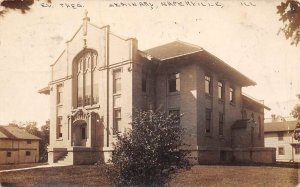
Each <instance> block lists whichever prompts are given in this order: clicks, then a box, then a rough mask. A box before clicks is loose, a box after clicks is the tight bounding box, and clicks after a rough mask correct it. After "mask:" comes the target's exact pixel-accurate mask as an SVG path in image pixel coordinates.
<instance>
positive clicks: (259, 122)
mask: <svg viewBox="0 0 300 187" xmlns="http://www.w3.org/2000/svg"><path fill="white" fill-rule="evenodd" d="M257 120H258V137H261V134H262V133H261V132H262V122H261V117H260V116H258V119H257Z"/></svg>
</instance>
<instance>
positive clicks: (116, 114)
mask: <svg viewBox="0 0 300 187" xmlns="http://www.w3.org/2000/svg"><path fill="white" fill-rule="evenodd" d="M113 115H114V119H113V134H117V132H119V130H120V129H119V126H120V122H121V109H120V108H115V109H114V114H113Z"/></svg>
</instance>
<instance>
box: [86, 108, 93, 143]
mask: <svg viewBox="0 0 300 187" xmlns="http://www.w3.org/2000/svg"><path fill="white" fill-rule="evenodd" d="M87 123H88V124H87V132H88V136H87V140H86V146H87V147H91V146H92V114H89V115H88V120H87Z"/></svg>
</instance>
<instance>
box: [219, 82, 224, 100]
mask: <svg viewBox="0 0 300 187" xmlns="http://www.w3.org/2000/svg"><path fill="white" fill-rule="evenodd" d="M220 84H221V85H220ZM218 99H219V100H224V99H225V85H224V82H223V81H218Z"/></svg>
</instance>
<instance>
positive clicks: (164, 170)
mask: <svg viewBox="0 0 300 187" xmlns="http://www.w3.org/2000/svg"><path fill="white" fill-rule="evenodd" d="M179 122H180V116H178V115H175V114H172V115H166V114H164V113H160V112H153V111H137V112H135V115H134V117H133V122H132V129H131V130H127V132H124V133H123V134H121V133H118V135H117V142H116V143H115V144H114V151H113V154H112V159H111V161H110V162H111V163H112V165H111V167H108V168H109V169H108V170H107V171H108V172H107V174H108V177H109V179H110V182H111V183H112V184H113V185H116V186H160V185H163V184H165V183H166V182H168V181H169V179H170V174H171V173H172V172H174V171H175V170H176V169H179V168H188V167H189V162H188V160H187V158H186V156H187V154H188V152H187V151H185V150H182V149H180V147H181V146H183V133H184V130H183V128H182V127H181V126H180V123H179Z"/></svg>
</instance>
